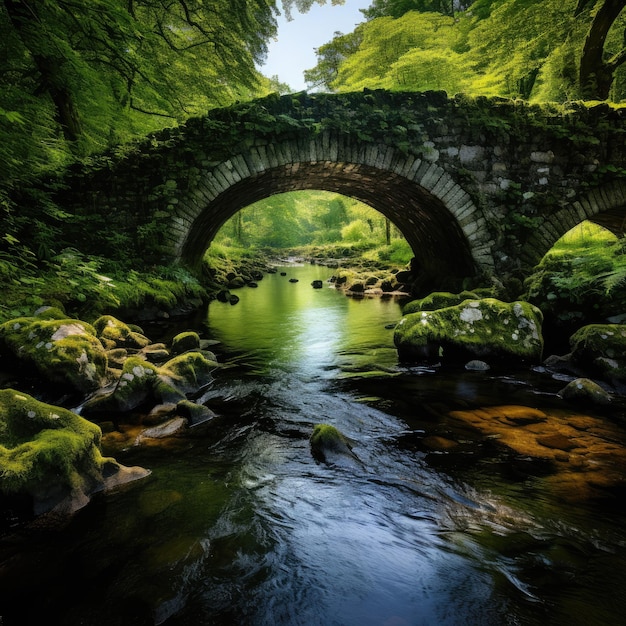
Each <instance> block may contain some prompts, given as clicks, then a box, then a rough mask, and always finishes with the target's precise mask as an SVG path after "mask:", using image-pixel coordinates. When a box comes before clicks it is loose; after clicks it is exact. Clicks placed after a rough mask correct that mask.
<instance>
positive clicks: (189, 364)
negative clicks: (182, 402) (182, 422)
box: [159, 351, 218, 393]
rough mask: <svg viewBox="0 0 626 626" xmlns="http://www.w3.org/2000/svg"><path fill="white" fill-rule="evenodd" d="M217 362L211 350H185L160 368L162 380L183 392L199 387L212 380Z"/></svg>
mask: <svg viewBox="0 0 626 626" xmlns="http://www.w3.org/2000/svg"><path fill="white" fill-rule="evenodd" d="M217 366H218V365H217V362H216V361H215V358H214V356H213V354H212V353H210V352H200V351H195V352H185V353H184V354H180V355H178V356H175V357H174V358H173V359H170V360H169V361H167V363H165V364H164V365H163V366H162V367H161V368H159V377H160V380H161V381H163V382H164V383H167V384H171V385H172V386H173V387H175V388H176V389H178V390H180V391H181V392H183V393H186V392H188V391H192V390H195V389H198V388H199V387H201V386H202V385H205V384H206V383H208V382H209V381H210V380H211V372H213V370H214V369H215V368H216V367H217Z"/></svg>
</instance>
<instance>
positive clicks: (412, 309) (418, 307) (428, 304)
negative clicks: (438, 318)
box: [402, 291, 478, 315]
mask: <svg viewBox="0 0 626 626" xmlns="http://www.w3.org/2000/svg"><path fill="white" fill-rule="evenodd" d="M477 299H478V296H477V295H476V294H475V293H474V292H472V291H462V292H461V293H450V292H448V291H435V292H433V293H431V294H429V295H428V296H426V297H425V298H422V299H421V300H413V301H412V302H409V303H407V304H406V305H405V306H404V307H403V309H402V313H403V315H409V314H410V313H418V312H420V311H436V310H437V309H444V308H446V307H449V306H455V305H457V304H461V302H464V301H465V300H477Z"/></svg>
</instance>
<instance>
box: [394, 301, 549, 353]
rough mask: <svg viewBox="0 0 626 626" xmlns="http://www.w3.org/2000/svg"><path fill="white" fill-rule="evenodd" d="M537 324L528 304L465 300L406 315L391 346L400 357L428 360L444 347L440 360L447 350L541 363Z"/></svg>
mask: <svg viewBox="0 0 626 626" xmlns="http://www.w3.org/2000/svg"><path fill="white" fill-rule="evenodd" d="M541 322H542V316H541V312H540V311H539V309H537V308H536V307H534V306H532V305H530V304H528V303H527V302H513V303H506V302H501V301H500V300H496V299H494V298H485V299H483V300H466V301H464V302H462V303H461V304H458V305H456V306H450V307H446V308H443V309H438V310H436V311H421V312H416V313H410V314H408V315H406V316H405V317H403V318H402V320H400V323H399V324H398V325H397V326H396V330H395V334H394V342H395V345H396V347H397V348H398V351H399V352H400V354H401V356H403V357H413V356H421V357H427V356H429V355H430V354H433V353H434V354H437V353H438V351H439V349H441V348H442V349H443V354H444V356H446V352H448V351H449V352H452V353H454V352H461V353H468V354H471V355H475V356H485V355H492V356H506V355H509V356H518V357H523V358H531V359H540V358H541V353H542V350H543V339H542V336H541Z"/></svg>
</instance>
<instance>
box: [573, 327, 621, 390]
mask: <svg viewBox="0 0 626 626" xmlns="http://www.w3.org/2000/svg"><path fill="white" fill-rule="evenodd" d="M570 346H571V349H572V360H573V362H574V363H576V364H577V365H580V366H583V367H586V368H588V369H590V370H592V371H596V372H597V373H599V374H600V375H601V376H603V377H604V378H606V379H608V380H618V381H622V382H623V381H626V326H624V325H622V324H589V325H588V326H583V327H582V328H581V329H579V330H578V331H576V332H575V333H574V334H573V335H572V336H571V337H570Z"/></svg>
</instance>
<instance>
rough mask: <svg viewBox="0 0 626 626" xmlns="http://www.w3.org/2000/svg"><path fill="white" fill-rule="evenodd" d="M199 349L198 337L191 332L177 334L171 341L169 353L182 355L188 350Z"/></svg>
mask: <svg viewBox="0 0 626 626" xmlns="http://www.w3.org/2000/svg"><path fill="white" fill-rule="evenodd" d="M199 348H200V335H198V333H195V332H193V331H188V332H184V333H179V334H178V335H176V336H175V337H174V338H173V339H172V345H171V347H170V351H171V353H172V355H178V354H182V353H183V352H187V351H189V350H198V349H199Z"/></svg>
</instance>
